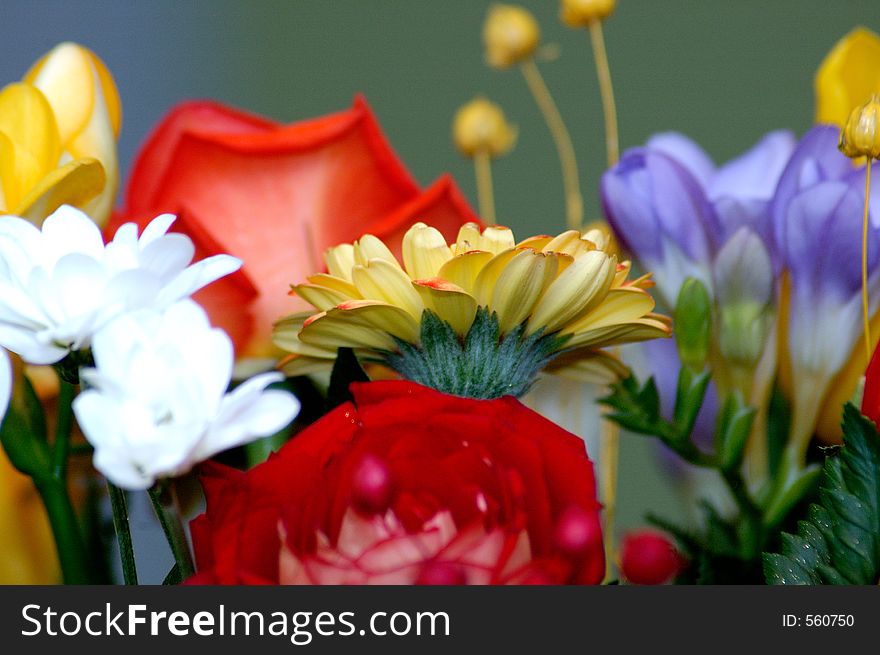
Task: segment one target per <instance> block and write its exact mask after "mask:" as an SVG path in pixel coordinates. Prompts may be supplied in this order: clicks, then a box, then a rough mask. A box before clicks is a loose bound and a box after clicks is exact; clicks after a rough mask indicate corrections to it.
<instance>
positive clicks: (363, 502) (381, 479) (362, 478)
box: [351, 455, 391, 516]
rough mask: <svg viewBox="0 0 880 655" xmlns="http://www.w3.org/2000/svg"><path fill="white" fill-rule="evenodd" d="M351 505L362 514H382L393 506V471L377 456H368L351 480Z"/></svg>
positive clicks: (359, 465)
mask: <svg viewBox="0 0 880 655" xmlns="http://www.w3.org/2000/svg"><path fill="white" fill-rule="evenodd" d="M351 504H352V505H353V506H354V508H355V509H356V510H357V511H359V512H360V513H361V514H366V515H368V516H369V515H372V514H381V513H382V512H384V511H385V510H386V509H388V506H389V505H390V504H391V471H389V470H388V466H387V464H385V462H384V461H382V460H381V459H380V458H378V457H376V456H375V455H366V456H365V457H364V458H363V459H362V460H361V463H360V464H358V467H357V468H356V469H355V472H354V475H353V476H352V479H351Z"/></svg>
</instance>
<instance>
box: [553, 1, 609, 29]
mask: <svg viewBox="0 0 880 655" xmlns="http://www.w3.org/2000/svg"><path fill="white" fill-rule="evenodd" d="M616 6H617V0H562V11H561V12H560V17H561V18H562V22H563V23H565V24H566V25H568V26H569V27H586V26H587V25H589V24H590V23H592V22H593V21H594V20H605V19H606V18H608V17H609V16H610V15H611V14H612V13H613V12H614V8H615V7H616Z"/></svg>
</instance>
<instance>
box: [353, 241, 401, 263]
mask: <svg viewBox="0 0 880 655" xmlns="http://www.w3.org/2000/svg"><path fill="white" fill-rule="evenodd" d="M374 259H381V260H383V261H385V262H388V263H389V264H393V265H394V266H396V267H397V268H400V263H399V262H398V261H397V258H396V257H395V256H394V255H393V254H392V253H391V251H390V250H389V249H388V246H386V245H385V244H384V243H382V240H381V239H379V238H377V237H374V236H373V235H372V234H365V235H364V236H362V237H361V238H360V239H358V240H357V241H355V242H354V261H355V263H356V264H360V265H361V266H366V265H367V264H368V263H369V262H370V261H371V260H374Z"/></svg>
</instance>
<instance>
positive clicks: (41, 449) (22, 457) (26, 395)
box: [0, 376, 52, 479]
mask: <svg viewBox="0 0 880 655" xmlns="http://www.w3.org/2000/svg"><path fill="white" fill-rule="evenodd" d="M21 384H22V386H21V387H20V388H19V389H18V390H16V391H17V393H16V395H15V396H14V397H13V400H12V402H11V403H10V405H9V409H8V410H7V412H6V418H5V419H3V424H2V426H0V442H2V444H3V448H4V450H6V454H7V455H8V457H9V461H10V462H12V465H13V466H15V468H17V469H18V470H19V471H21V472H22V473H25V474H27V475H29V476H31V477H32V478H34V479H44V478H47V477H51V475H52V461H51V460H52V456H51V453H50V449H49V445H48V443H47V440H46V417H45V415H44V413H43V406H42V404H41V403H40V399H39V397H38V396H37V394H36V392H35V391H34V388H33V386H32V385H31V383H30V380H28V378H27V376H22V377H21Z"/></svg>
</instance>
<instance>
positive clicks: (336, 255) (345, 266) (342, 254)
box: [324, 243, 355, 282]
mask: <svg viewBox="0 0 880 655" xmlns="http://www.w3.org/2000/svg"><path fill="white" fill-rule="evenodd" d="M324 261H325V262H326V264H327V270H328V271H330V275H332V276H333V277H338V278H341V279H343V280H347V281H348V282H351V269H352V268H353V267H354V265H355V260H354V246H353V245H352V244H350V243H343V244H340V245H338V246H334V247H333V248H327V250H325V251H324Z"/></svg>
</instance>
